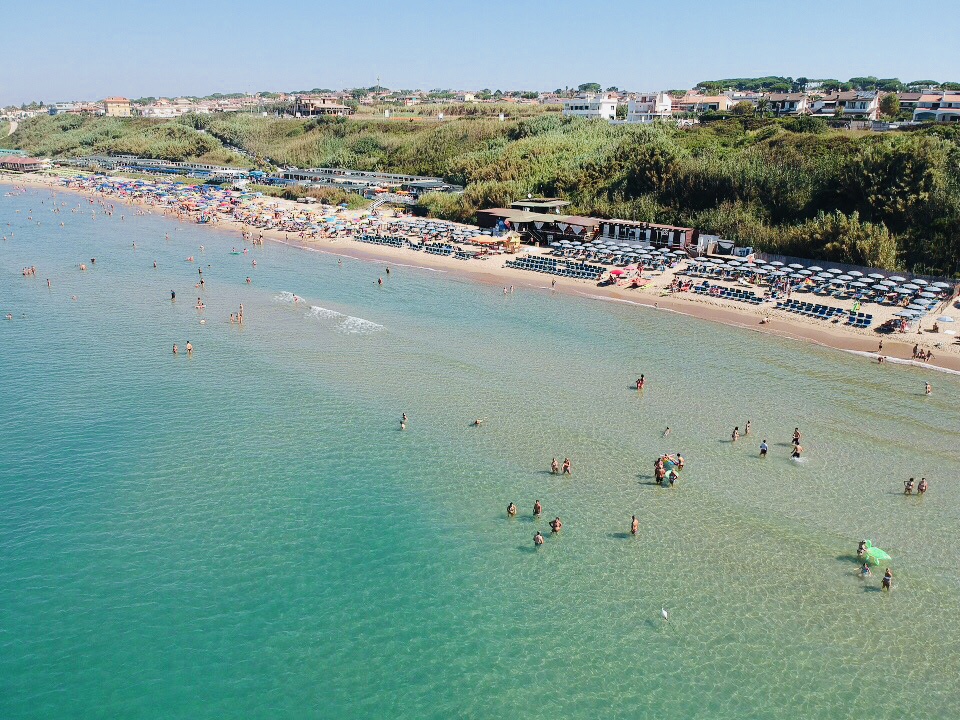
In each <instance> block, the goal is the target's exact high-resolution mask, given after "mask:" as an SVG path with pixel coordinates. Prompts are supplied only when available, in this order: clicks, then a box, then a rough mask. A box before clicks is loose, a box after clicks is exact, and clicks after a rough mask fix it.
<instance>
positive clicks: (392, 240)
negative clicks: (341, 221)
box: [357, 235, 407, 248]
mask: <svg viewBox="0 0 960 720" xmlns="http://www.w3.org/2000/svg"><path fill="white" fill-rule="evenodd" d="M357 240H359V241H360V242H365V243H370V244H371V245H389V246H390V247H396V248H402V247H405V246H406V244H407V241H406V240H404V239H403V238H398V237H388V236H384V235H361V236H359V237H358V238H357Z"/></svg>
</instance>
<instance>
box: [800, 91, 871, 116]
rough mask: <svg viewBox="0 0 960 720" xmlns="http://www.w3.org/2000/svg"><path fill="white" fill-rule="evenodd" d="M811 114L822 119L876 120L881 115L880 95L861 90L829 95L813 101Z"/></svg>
mask: <svg viewBox="0 0 960 720" xmlns="http://www.w3.org/2000/svg"><path fill="white" fill-rule="evenodd" d="M811 114H812V115H814V116H816V117H821V118H843V119H844V120H876V119H877V117H878V116H879V114H880V94H879V93H876V92H865V91H860V90H849V91H846V92H839V93H828V94H826V95H823V96H822V97H818V98H816V99H815V100H814V101H813V104H812V106H811Z"/></svg>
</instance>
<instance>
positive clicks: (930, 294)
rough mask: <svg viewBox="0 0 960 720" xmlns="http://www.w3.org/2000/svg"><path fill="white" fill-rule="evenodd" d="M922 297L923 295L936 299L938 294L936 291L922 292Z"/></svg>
mask: <svg viewBox="0 0 960 720" xmlns="http://www.w3.org/2000/svg"><path fill="white" fill-rule="evenodd" d="M920 297H922V298H934V299H936V297H937V294H936V293H932V292H922V293H920Z"/></svg>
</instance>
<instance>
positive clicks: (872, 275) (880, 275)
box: [867, 273, 886, 280]
mask: <svg viewBox="0 0 960 720" xmlns="http://www.w3.org/2000/svg"><path fill="white" fill-rule="evenodd" d="M867 277H868V278H871V279H873V280H883V279H884V278H885V277H886V275H884V274H883V273H870V274H869V275H867Z"/></svg>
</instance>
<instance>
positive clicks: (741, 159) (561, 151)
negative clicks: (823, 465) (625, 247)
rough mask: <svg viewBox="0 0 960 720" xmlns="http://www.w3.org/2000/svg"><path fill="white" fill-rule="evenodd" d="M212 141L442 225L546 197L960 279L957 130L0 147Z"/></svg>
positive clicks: (94, 137)
mask: <svg viewBox="0 0 960 720" xmlns="http://www.w3.org/2000/svg"><path fill="white" fill-rule="evenodd" d="M62 122H67V123H70V122H79V125H78V126H76V127H68V126H66V125H63V124H61V123H62ZM199 130H205V132H202V133H201V132H199ZM223 143H227V144H229V145H231V146H237V147H240V148H243V149H244V150H246V151H247V152H250V153H251V154H253V155H255V156H258V157H261V158H269V159H270V161H271V162H273V163H276V164H280V165H293V166H297V167H316V166H340V167H349V168H355V169H361V170H383V171H394V172H400V173H408V174H416V175H439V176H442V177H445V178H447V179H448V180H450V181H452V182H456V183H459V184H463V185H466V186H467V189H466V191H465V192H464V193H463V194H462V195H443V194H432V195H427V196H425V197H424V198H423V200H422V203H423V205H425V206H426V207H427V208H428V209H429V210H430V212H431V213H433V214H434V215H437V216H440V217H445V218H449V219H456V220H471V219H474V218H475V217H476V212H477V210H479V209H482V208H486V207H492V206H503V205H507V204H509V203H510V202H511V201H513V200H515V199H516V198H518V197H525V196H526V195H527V193H533V194H535V195H541V194H542V195H550V196H553V195H556V196H560V197H564V198H567V199H569V200H570V201H571V202H572V203H573V204H572V207H571V208H570V209H571V212H576V213H581V214H591V215H599V216H604V217H619V218H625V219H635V220H646V221H656V222H661V223H671V224H680V225H685V226H690V227H696V228H698V229H700V230H701V231H702V232H707V233H713V234H718V235H722V236H724V237H727V238H730V239H734V240H736V241H738V242H739V243H740V244H742V245H752V246H754V247H755V248H758V249H762V250H767V251H771V252H779V253H783V254H790V255H800V256H807V257H815V258H818V259H823V260H833V261H837V262H845V261H846V262H855V263H862V264H869V265H879V266H883V267H889V268H893V267H901V268H909V269H912V270H916V271H923V272H930V273H934V274H953V273H956V272H958V270H960V230H958V228H960V128H958V127H928V128H922V129H919V130H915V131H913V132H909V133H884V134H875V133H850V132H842V131H837V130H831V129H830V128H828V127H827V125H826V123H824V121H822V120H819V119H815V118H787V119H773V118H764V117H759V116H756V115H744V116H740V117H733V118H726V119H714V120H713V121H711V122H705V123H703V124H701V125H700V126H698V127H695V128H692V129H683V130H681V129H677V128H674V127H672V126H666V125H662V126H661V125H657V126H635V125H618V126H613V125H609V124H606V123H600V122H591V121H586V120H580V119H573V118H563V117H561V116H560V115H559V114H558V113H541V114H539V115H537V116H535V117H530V118H521V119H508V120H507V121H506V122H499V121H498V120H497V119H496V118H485V117H463V118H451V119H448V120H445V121H444V122H434V121H428V120H426V119H424V120H422V121H420V122H410V121H409V120H407V119H404V120H400V121H394V120H384V119H382V118H379V119H344V118H314V119H311V120H294V119H277V118H264V117H258V116H254V115H250V114H214V115H203V116H187V117H184V118H181V119H179V120H177V121H165V122H164V121H144V120H133V121H128V120H124V121H121V120H116V119H111V118H84V119H82V120H81V119H79V118H76V119H74V118H64V119H63V120H61V119H60V118H35V119H33V120H30V121H27V122H25V123H23V124H22V125H21V127H20V129H18V131H17V132H16V133H15V134H14V135H13V136H12V137H11V138H10V142H9V143H8V145H9V146H11V147H21V148H24V149H27V150H28V151H30V152H31V153H38V154H48V155H54V156H56V155H59V156H65V155H66V156H69V155H76V154H84V153H89V152H133V153H137V154H141V155H153V156H155V157H165V156H166V157H170V159H209V158H211V157H217V158H219V160H218V161H219V162H224V160H225V159H226V158H228V157H231V156H233V153H232V152H231V151H230V150H228V149H226V148H225V146H224V144H223ZM160 153H166V155H162V154H160ZM232 159H233V160H236V161H238V163H239V164H243V163H242V162H240V159H239V158H237V157H236V156H233V157H232ZM350 197H351V199H354V198H356V196H350ZM344 199H346V198H344ZM331 201H337V202H339V201H340V200H339V199H331Z"/></svg>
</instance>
